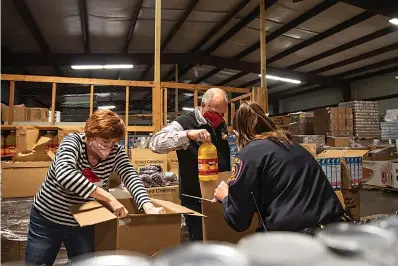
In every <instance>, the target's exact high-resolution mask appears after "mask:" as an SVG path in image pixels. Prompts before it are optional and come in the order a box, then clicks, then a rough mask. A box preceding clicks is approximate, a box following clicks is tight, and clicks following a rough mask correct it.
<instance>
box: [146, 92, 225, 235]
mask: <svg viewBox="0 0 398 266" xmlns="http://www.w3.org/2000/svg"><path fill="white" fill-rule="evenodd" d="M227 104H228V100H227V95H226V93H225V91H223V90H221V89H219V88H211V89H209V90H207V91H206V92H205V93H204V94H203V97H202V103H201V106H200V107H198V108H195V110H194V111H192V112H190V113H186V114H183V115H181V116H179V117H178V118H177V119H176V120H175V121H173V122H172V123H171V124H169V125H168V126H167V127H165V128H163V129H162V130H161V131H160V132H158V133H156V134H155V135H153V137H152V138H151V140H150V142H149V148H150V149H151V150H152V151H153V152H156V153H168V152H171V151H177V157H178V163H179V173H180V178H179V179H180V199H181V204H182V205H183V206H185V207H187V208H189V209H192V210H195V211H197V212H202V210H201V202H200V201H198V200H195V199H192V198H188V197H184V196H182V195H181V194H187V195H191V196H196V197H201V192H200V184H199V178H198V149H199V146H200V145H201V143H202V142H204V141H211V142H212V143H213V144H214V146H216V148H217V153H218V170H219V171H220V172H223V171H230V170H231V166H230V157H229V146H228V141H227V140H226V139H225V136H226V135H225V134H226V133H227V126H226V124H225V122H224V120H223V117H224V114H225V112H226V111H227ZM186 224H187V226H188V234H189V239H190V241H196V240H202V239H203V236H202V235H203V234H202V218H200V217H194V216H186Z"/></svg>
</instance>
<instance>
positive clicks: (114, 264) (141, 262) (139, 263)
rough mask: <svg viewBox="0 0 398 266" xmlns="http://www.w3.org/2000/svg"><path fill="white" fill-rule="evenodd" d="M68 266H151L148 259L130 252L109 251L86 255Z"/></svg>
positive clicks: (72, 261)
mask: <svg viewBox="0 0 398 266" xmlns="http://www.w3.org/2000/svg"><path fill="white" fill-rule="evenodd" d="M67 265H73V266H131V265H134V266H150V265H151V263H150V261H149V259H148V258H146V257H144V256H142V255H139V254H137V253H133V252H128V251H117V252H116V251H109V252H96V253H92V254H86V255H83V256H81V257H79V258H76V259H74V260H71V261H70V262H69V263H68V264H67Z"/></svg>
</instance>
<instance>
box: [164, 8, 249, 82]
mask: <svg viewBox="0 0 398 266" xmlns="http://www.w3.org/2000/svg"><path fill="white" fill-rule="evenodd" d="M249 3H250V0H243V1H241V2H239V4H237V5H236V6H235V8H234V9H233V10H232V11H231V12H229V13H228V15H226V16H225V17H224V18H223V19H222V20H221V22H220V23H218V24H217V25H215V26H214V27H213V28H212V29H211V30H210V31H209V32H208V33H206V35H205V36H204V37H203V38H202V39H201V40H200V41H199V42H198V43H197V44H196V45H195V47H194V48H192V49H191V50H190V52H191V53H198V52H199V50H200V49H201V48H202V46H203V45H205V44H206V43H207V42H208V41H209V40H210V39H211V38H212V37H213V36H214V35H216V34H217V32H219V31H220V30H221V29H222V28H224V27H225V25H227V23H228V22H230V21H231V19H233V18H234V17H235V16H236V15H237V14H238V13H239V12H240V11H241V10H242V9H243V8H245V7H246V6H247V4H249ZM194 66H195V65H192V64H190V65H188V66H187V67H185V68H183V69H181V70H180V71H179V73H178V76H179V77H181V76H182V75H184V74H185V73H187V72H188V71H189V70H190V69H191V68H192V67H194ZM173 74H174V69H172V70H170V71H169V72H168V73H167V75H166V76H165V78H164V79H162V80H170V79H171V78H173V77H172V75H173ZM173 80H174V78H173Z"/></svg>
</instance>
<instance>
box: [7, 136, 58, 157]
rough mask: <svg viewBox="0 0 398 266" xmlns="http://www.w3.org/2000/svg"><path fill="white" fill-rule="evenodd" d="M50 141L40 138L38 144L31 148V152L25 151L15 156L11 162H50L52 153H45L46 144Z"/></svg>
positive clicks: (46, 138)
mask: <svg viewBox="0 0 398 266" xmlns="http://www.w3.org/2000/svg"><path fill="white" fill-rule="evenodd" d="M50 140H51V138H48V137H41V138H40V139H39V140H38V142H37V143H36V144H35V145H34V146H33V149H32V150H25V151H22V152H20V153H18V154H17V155H15V156H14V157H13V158H12V160H13V161H22V162H27V161H52V160H53V159H54V157H55V156H54V153H53V152H51V151H46V149H47V143H48V142H49V141H50Z"/></svg>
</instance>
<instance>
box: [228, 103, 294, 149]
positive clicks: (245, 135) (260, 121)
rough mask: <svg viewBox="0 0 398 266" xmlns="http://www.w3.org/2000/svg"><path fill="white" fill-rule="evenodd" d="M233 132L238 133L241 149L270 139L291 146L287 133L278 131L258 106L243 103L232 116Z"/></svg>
mask: <svg viewBox="0 0 398 266" xmlns="http://www.w3.org/2000/svg"><path fill="white" fill-rule="evenodd" d="M233 127H234V130H235V131H236V132H237V133H238V134H237V135H238V136H237V142H238V146H239V147H240V148H241V149H242V148H243V147H245V146H246V145H247V144H249V143H250V142H252V141H254V140H258V139H272V140H274V141H277V142H279V143H281V144H283V145H285V146H289V145H291V144H292V136H291V134H290V133H289V132H285V131H283V130H278V129H277V127H276V126H275V124H274V122H273V121H272V119H271V118H269V117H268V116H267V115H265V112H264V110H263V109H262V108H261V106H260V105H258V104H256V103H254V102H246V101H245V102H243V103H242V104H241V105H240V107H239V109H238V111H237V112H236V113H235V116H234V124H233Z"/></svg>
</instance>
